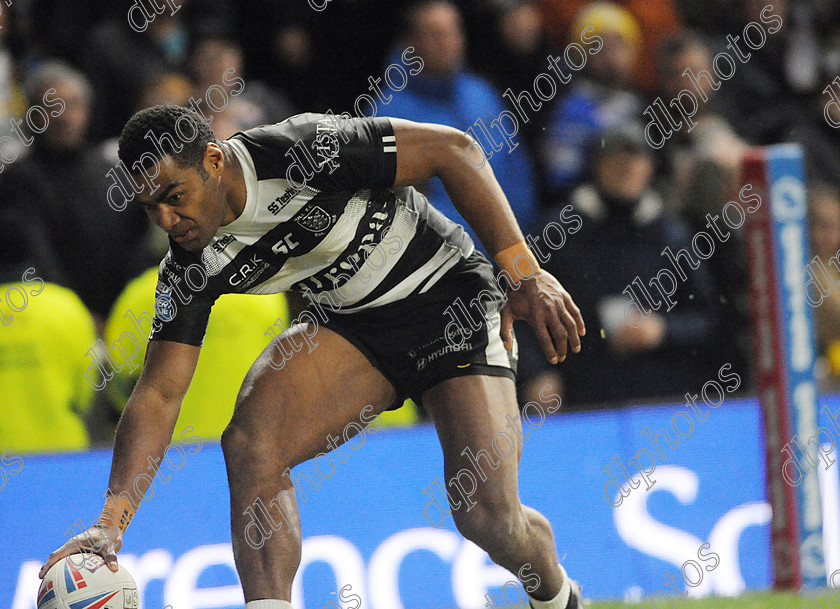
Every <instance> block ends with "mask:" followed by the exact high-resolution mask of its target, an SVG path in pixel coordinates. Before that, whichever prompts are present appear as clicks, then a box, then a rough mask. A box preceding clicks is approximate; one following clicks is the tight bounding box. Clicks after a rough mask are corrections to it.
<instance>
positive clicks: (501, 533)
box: [423, 376, 566, 608]
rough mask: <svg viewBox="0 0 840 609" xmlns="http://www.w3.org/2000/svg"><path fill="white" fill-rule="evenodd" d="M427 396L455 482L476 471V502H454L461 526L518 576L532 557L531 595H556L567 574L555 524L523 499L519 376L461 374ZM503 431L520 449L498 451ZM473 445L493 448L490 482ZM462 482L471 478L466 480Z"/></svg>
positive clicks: (484, 461)
mask: <svg viewBox="0 0 840 609" xmlns="http://www.w3.org/2000/svg"><path fill="white" fill-rule="evenodd" d="M423 403H424V405H425V406H426V408H427V410H428V411H429V412H430V413H431V415H432V418H433V419H434V422H435V427H436V428H437V432H438V437H439V438H440V442H441V446H442V448H443V457H444V470H445V476H446V480H447V484H449V481H451V480H453V479H454V478H455V477H456V476H457V474H458V472H459V471H460V470H467V471H470V472H472V473H473V475H474V476H475V479H476V481H477V488H476V490H475V493H474V494H473V495H472V497H471V500H472V501H473V502H475V504H474V505H473V504H472V503H470V505H472V508H471V509H469V510H468V509H467V508H468V507H469V506H468V505H467V502H466V501H461V507H460V508H457V509H456V508H455V507H454V506H452V507H453V509H452V517H453V519H454V521H455V524H456V526H457V527H458V530H459V531H460V532H461V534H462V535H464V537H466V538H467V539H469V540H470V541H472V542H474V543H475V544H476V545H478V546H479V547H481V548H482V549H483V550H485V551H486V552H487V553H488V554H489V555H490V558H491V559H492V560H493V561H494V562H495V563H497V564H499V565H501V566H502V567H504V568H506V569H508V570H509V571H511V572H512V573H513V574H515V575H519V572H520V570H521V569H522V568H523V566H524V565H526V564H530V565H531V567H530V568H528V569H526V570H525V571H524V572H523V573H524V574H525V575H526V576H527V575H530V574H533V573H536V574H537V575H538V576H539V585H536V583H535V581H534V579H533V576H532V578H531V580H530V581H525V582H523V584H524V585H525V586H526V589H527V591H528V592H529V594H530V596H531V597H532V598H534V599H538V600H545V601H548V600H551V599H554V598H555V597H556V596H557V595H558V594H559V593H560V591H561V586H562V585H563V583H564V581H563V580H564V574H563V572H562V571H561V569H560V567H559V566H558V558H557V551H556V549H555V544H554V535H553V533H552V531H551V525H550V524H549V522H548V520H547V519H546V518H545V517H544V516H543V515H542V514H540V513H539V512H537V511H536V510H534V509H533V508H530V507H527V506H524V505H522V503H521V502H520V500H519V489H518V471H517V470H518V468H519V459H520V456H521V454H522V440H521V438H522V436H521V425H520V424H519V421H518V419H517V417H518V416H519V410H518V407H517V403H516V389H515V387H514V383H513V381H512V380H510V379H508V378H504V377H492V376H462V377H456V378H452V379H449V380H447V381H444V382H442V383H440V384H438V385H436V386H435V387H432V388H431V389H429V390H428V391H426V393H425V394H424V395H423ZM508 415H510V420H514V421H516V422H517V424H516V425H515V427H516V431H515V432H514V431H513V430H512V429H511V427H510V426H509V422H508ZM499 432H504V433H506V434H507V435H508V436H509V437H510V438H511V440H513V442H514V450H515V452H514V453H513V454H512V455H511V456H510V457H508V458H507V459H499V458H497V457H496V455H495V453H494V450H493V437H494V436H495V435H496V434H498V433H499ZM498 446H499V450H506V448H507V446H506V445H505V444H504V442H503V441H502V442H501V443H500V444H498ZM467 447H469V449H470V450H471V451H472V454H473V455H478V454H479V451H486V452H487V453H488V454H489V458H490V459H492V462H491V461H488V458H486V457H484V456H481V457H479V458H477V459H476V461H477V462H478V463H479V464H480V467H481V470H482V472H483V473H484V475H485V476H486V478H487V479H486V480H483V481H482V479H481V475H480V474H479V473H477V472H476V467H475V466H474V465H473V464H472V462H471V460H470V457H469V456H467V454H466V453H464V451H465V449H466V448H467ZM462 453H464V454H462ZM494 465H495V466H496V469H493V466H494ZM461 484H462V485H465V483H464V481H463V480H462V481H461ZM465 486H466V485H465ZM456 488H457V486H455V485H453V486H452V487H450V488H449V489H448V490H449V492H450V495H451V497H452V499H454V500H456V501H459V500H460V499H461V497H462V495H461V494H460V493H459V492H458V491H457V490H455V489H456ZM565 606H566V605H565V603H564V604H563V607H564V608H565Z"/></svg>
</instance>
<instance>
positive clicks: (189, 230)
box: [138, 144, 227, 252]
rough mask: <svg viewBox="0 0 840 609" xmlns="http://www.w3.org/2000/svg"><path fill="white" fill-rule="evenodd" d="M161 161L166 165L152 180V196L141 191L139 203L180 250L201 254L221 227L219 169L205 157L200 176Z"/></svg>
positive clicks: (222, 205)
mask: <svg viewBox="0 0 840 609" xmlns="http://www.w3.org/2000/svg"><path fill="white" fill-rule="evenodd" d="M209 146H215V144H208V147H209ZM215 148H216V149H217V150H218V146H215ZM219 154H221V151H220V150H219ZM164 161H168V162H161V163H160V165H161V168H160V174H159V175H158V176H157V177H156V178H155V179H154V183H155V185H156V186H157V188H156V189H155V190H154V192H153V193H152V195H151V196H149V195H147V194H146V191H144V192H143V193H142V194H141V195H140V196H138V201H139V203H140V204H141V205H142V206H143V208H144V209H145V210H146V213H147V214H148V215H149V218H151V220H152V222H154V223H155V224H157V225H158V226H159V227H160V228H162V229H163V230H165V231H166V232H167V233H168V234H169V236H170V237H172V239H173V240H174V241H175V242H176V243H178V244H179V245H180V246H181V247H183V248H184V249H185V250H187V251H190V252H198V251H201V250H202V249H204V248H205V247H207V245H209V244H210V242H211V241H212V239H213V235H215V233H216V231H217V230H218V229H219V226H221V225H222V223H223V219H224V217H225V211H226V209H227V205H226V201H225V195H224V191H223V189H222V186H221V167H220V166H219V165H218V164H215V163H214V162H213V160H212V159H211V160H210V161H209V162H208V158H207V155H205V159H204V169H205V173H204V174H203V175H202V173H200V172H199V170H198V168H196V167H179V166H178V165H177V164H176V163H175V162H174V161H173V160H172V159H171V158H169V157H166V158H165V159H164Z"/></svg>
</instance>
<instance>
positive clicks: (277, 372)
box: [230, 324, 396, 465]
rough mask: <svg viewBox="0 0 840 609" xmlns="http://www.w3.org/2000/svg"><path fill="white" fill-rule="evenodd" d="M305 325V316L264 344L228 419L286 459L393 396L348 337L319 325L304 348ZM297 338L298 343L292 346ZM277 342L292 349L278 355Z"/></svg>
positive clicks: (315, 449) (320, 444)
mask: <svg viewBox="0 0 840 609" xmlns="http://www.w3.org/2000/svg"><path fill="white" fill-rule="evenodd" d="M304 331H308V332H309V333H310V334H312V332H311V327H309V326H307V325H306V324H298V325H296V326H292V327H291V328H289V329H288V330H287V331H286V332H284V333H283V334H282V335H280V336H279V337H278V339H277V340H276V341H275V342H273V343H272V344H269V345H268V347H266V349H264V350H263V352H262V353H261V354H260V356H259V357H258V358H257V360H256V361H255V362H254V364H253V366H251V369H250V370H249V372H248V374H247V375H246V377H245V380H244V381H243V383H242V388H241V389H240V392H239V396H238V397H237V400H236V406H235V408H234V413H233V419H232V420H231V426H230V427H231V428H235V429H236V430H238V431H240V432H244V433H245V434H247V436H248V437H249V438H253V439H254V440H255V441H258V442H260V444H261V445H262V446H263V447H264V448H265V449H267V450H268V451H270V452H272V453H273V454H274V455H275V457H277V458H279V459H282V460H283V461H286V463H285V464H286V465H288V464H289V463H288V462H289V461H292V462H293V463H294V464H296V463H299V462H301V461H304V460H306V459H308V458H311V457H314V456H315V455H317V454H318V453H319V452H326V447H327V444H328V442H329V440H328V438H327V436H328V435H332V436H333V437H338V438H340V439H341V441H342V442H343V441H344V438H345V437H351V436H352V435H355V430H358V429H359V428H358V427H355V426H350V427H349V428H348V429H346V428H347V427H348V423H350V422H351V421H357V422H358V421H360V419H363V420H370V419H371V418H372V417H373V416H375V415H376V414H379V413H380V412H382V411H383V410H384V409H385V408H387V407H388V406H390V405H391V404H393V403H394V401H395V400H396V391H395V390H394V387H393V386H392V385H391V383H390V382H389V381H388V380H387V379H386V378H385V377H384V376H383V375H382V373H381V372H379V371H378V370H377V369H376V368H374V366H373V365H372V364H371V363H370V361H369V360H368V359H367V358H366V357H365V356H364V355H363V354H362V353H361V352H360V351H359V350H358V349H357V348H356V347H355V346H353V345H352V344H351V343H350V342H348V341H347V340H346V339H344V338H343V337H341V336H340V335H338V334H336V333H335V332H332V331H331V330H328V329H326V328H323V327H319V328H318V329H317V331H316V332H315V333H314V335H312V336H311V337H310V338H309V343H310V344H313V345H316V346H315V347H314V348H312V349H310V348H309V346H308V345H307V343H306V342H304V341H303V340H302V338H301V336H302V335H301V333H302V332H304ZM278 341H279V343H280V344H278ZM295 346H297V347H301V346H302V348H301V349H300V350H299V351H297V352H294V348H295ZM279 348H285V349H286V353H289V354H291V356H289V357H285V358H284V357H282V356H280V355H278V354H279V351H278V349H279ZM368 405H370V406H372V408H370V409H367V410H365V412H364V416H362V410H363V409H365V407H366V406H368ZM362 426H364V423H362ZM346 431H347V432H349V433H348V435H346V436H345V432H346Z"/></svg>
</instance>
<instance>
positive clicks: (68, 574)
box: [38, 554, 140, 609]
mask: <svg viewBox="0 0 840 609" xmlns="http://www.w3.org/2000/svg"><path fill="white" fill-rule="evenodd" d="M139 606H140V603H139V598H138V595H137V584H136V583H134V578H133V577H131V574H130V573H129V572H128V571H126V569H125V567H122V566H121V567H120V570H119V571H117V572H116V573H114V572H113V571H111V570H110V569H109V568H108V567H106V566H105V561H104V560H103V559H102V557H101V556H99V555H97V554H73V555H71V556H67V557H65V558H62V559H61V560H59V561H58V562H57V563H55V564H54V565H53V566H52V567H50V570H49V571H47V574H46V575H45V576H44V581H43V582H41V587H40V588H39V589H38V609H137V607H139Z"/></svg>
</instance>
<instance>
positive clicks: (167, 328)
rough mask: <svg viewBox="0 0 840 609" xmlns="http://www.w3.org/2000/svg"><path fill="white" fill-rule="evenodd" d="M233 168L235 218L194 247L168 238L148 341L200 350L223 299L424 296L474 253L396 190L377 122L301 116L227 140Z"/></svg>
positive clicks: (335, 301) (360, 301)
mask: <svg viewBox="0 0 840 609" xmlns="http://www.w3.org/2000/svg"><path fill="white" fill-rule="evenodd" d="M227 143H228V144H230V146H231V148H232V150H233V154H234V155H235V156H236V158H237V160H238V161H239V163H240V164H241V166H242V170H243V173H244V177H245V184H246V187H247V200H246V203H245V209H244V210H243V212H242V214H241V215H240V216H239V217H238V218H237V219H236V220H234V221H233V222H231V223H230V224H227V225H225V226H222V227H220V228H219V230H218V231H217V232H216V234H215V236H214V238H213V241H212V242H211V243H210V244H209V245H208V246H207V247H206V248H204V250H202V251H201V252H188V251H186V250H185V249H183V248H182V247H181V246H180V245H178V244H177V243H176V242H174V241H173V240H172V239H170V249H169V252H167V254H166V257H165V258H164V259H163V261H162V262H161V264H160V272H159V277H158V286H157V292H156V299H155V313H156V315H155V322H156V323H155V324H154V326H153V329H152V336H151V338H152V339H158V340H171V341H176V342H182V343H187V344H191V345H201V343H202V342H203V340H204V334H205V331H206V329H207V322H208V319H209V316H210V310H211V307H212V305H213V303H214V302H215V300H216V298H218V297H219V296H220V295H221V294H227V293H248V294H270V293H277V292H283V291H287V290H293V291H297V292H301V293H303V294H304V295H305V296H307V298H309V299H310V300H317V301H319V302H320V305H321V306H322V307H324V308H325V309H327V310H332V311H334V312H335V313H339V314H346V313H353V312H354V311H360V310H363V309H369V308H372V307H377V306H380V305H383V304H387V303H391V302H394V301H396V300H399V299H402V298H405V297H406V296H408V295H410V294H413V293H422V292H425V291H426V290H428V289H429V288H430V287H431V286H433V285H434V284H435V283H436V282H437V281H438V280H439V279H440V278H441V276H443V274H444V273H446V271H447V270H449V269H450V268H452V267H453V266H455V264H457V263H458V261H459V260H461V259H462V258H466V257H467V256H469V254H470V253H471V252H472V250H473V243H472V241H471V239H470V238H469V236H468V235H467V234H466V233H465V232H464V229H463V228H462V227H461V226H460V225H458V224H455V223H454V222H452V221H450V220H448V219H447V218H446V217H444V216H443V214H441V213H440V212H438V211H437V210H436V209H434V208H433V207H432V206H431V205H430V204H429V202H428V200H427V199H426V197H424V196H423V195H422V194H420V193H419V192H417V191H416V190H414V189H413V188H400V189H394V188H393V184H394V179H395V176H396V167H397V154H398V152H397V146H396V142H395V137H394V130H393V127H392V126H391V122H390V120H389V119H387V118H360V119H359V118H342V117H340V116H333V115H324V114H300V115H297V116H293V117H291V118H289V119H287V120H285V121H283V122H281V123H277V124H274V125H265V126H262V127H257V128H254V129H249V130H248V131H244V132H240V133H237V134H235V135H234V136H232V137H231V138H230V139H228V140H227Z"/></svg>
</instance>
